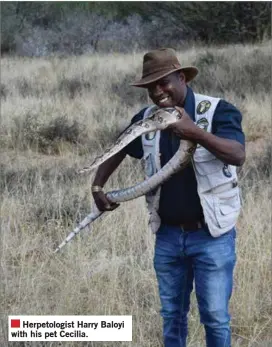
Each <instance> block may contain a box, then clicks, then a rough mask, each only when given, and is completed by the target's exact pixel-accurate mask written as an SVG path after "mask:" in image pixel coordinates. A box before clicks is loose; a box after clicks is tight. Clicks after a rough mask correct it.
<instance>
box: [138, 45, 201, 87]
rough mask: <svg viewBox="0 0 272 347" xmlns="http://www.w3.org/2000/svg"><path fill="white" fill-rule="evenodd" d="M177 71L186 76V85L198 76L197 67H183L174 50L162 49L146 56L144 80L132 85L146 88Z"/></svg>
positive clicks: (144, 60)
mask: <svg viewBox="0 0 272 347" xmlns="http://www.w3.org/2000/svg"><path fill="white" fill-rule="evenodd" d="M175 71H182V72H183V73H184V75H185V80H186V83H187V82H190V81H191V80H192V79H193V78H195V76H196V75H197V74H198V69H197V68H196V67H195V66H185V67H182V66H181V64H180V62H179V61H178V58H177V56H176V52H175V50H174V49H172V48H161V49H157V50H154V51H151V52H148V53H146V54H145V55H144V59H143V73H142V78H141V79H140V80H139V81H136V82H134V83H133V84H132V86H135V87H142V88H145V87H146V86H147V85H148V84H150V83H152V82H156V81H158V80H159V79H161V78H163V77H165V76H167V75H169V74H171V73H172V72H175Z"/></svg>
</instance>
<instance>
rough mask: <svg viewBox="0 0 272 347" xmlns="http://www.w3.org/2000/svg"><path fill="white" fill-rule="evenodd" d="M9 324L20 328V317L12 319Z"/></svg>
mask: <svg viewBox="0 0 272 347" xmlns="http://www.w3.org/2000/svg"><path fill="white" fill-rule="evenodd" d="M10 326H11V328H20V319H12V320H11V322H10Z"/></svg>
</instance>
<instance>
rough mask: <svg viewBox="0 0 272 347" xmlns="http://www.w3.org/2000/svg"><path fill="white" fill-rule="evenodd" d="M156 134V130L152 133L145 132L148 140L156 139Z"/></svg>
mask: <svg viewBox="0 0 272 347" xmlns="http://www.w3.org/2000/svg"><path fill="white" fill-rule="evenodd" d="M155 135H156V131H151V132H150V133H147V134H145V138H146V140H148V141H151V140H153V139H154V137H155Z"/></svg>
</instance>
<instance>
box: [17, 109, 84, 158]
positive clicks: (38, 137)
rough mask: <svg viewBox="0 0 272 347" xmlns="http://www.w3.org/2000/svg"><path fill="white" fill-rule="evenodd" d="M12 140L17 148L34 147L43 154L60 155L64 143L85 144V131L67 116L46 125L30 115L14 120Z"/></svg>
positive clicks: (33, 115) (36, 116)
mask: <svg viewBox="0 0 272 347" xmlns="http://www.w3.org/2000/svg"><path fill="white" fill-rule="evenodd" d="M14 124H15V127H14V128H12V131H11V134H12V140H13V143H14V146H15V147H19V148H22V149H26V148H28V147H32V148H35V149H37V150H38V151H40V152H42V153H46V154H49V153H56V154H57V153H59V151H60V146H61V143H62V142H67V143H70V144H74V145H77V144H79V143H83V142H84V134H83V133H84V131H83V126H81V125H80V124H79V123H78V122H77V121H73V122H72V123H70V122H69V121H68V119H67V117H65V116H61V117H57V118H55V119H53V120H51V121H50V122H49V124H44V123H43V122H42V120H40V119H39V117H38V115H35V114H31V113H28V114H27V115H26V117H25V118H24V119H23V120H21V119H20V118H15V119H14Z"/></svg>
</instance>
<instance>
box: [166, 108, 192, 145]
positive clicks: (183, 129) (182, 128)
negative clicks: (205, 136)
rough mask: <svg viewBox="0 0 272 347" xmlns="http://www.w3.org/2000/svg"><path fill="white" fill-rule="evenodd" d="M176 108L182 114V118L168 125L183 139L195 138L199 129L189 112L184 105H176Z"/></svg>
mask: <svg viewBox="0 0 272 347" xmlns="http://www.w3.org/2000/svg"><path fill="white" fill-rule="evenodd" d="M175 109H176V110H177V111H178V112H179V113H180V114H181V116H182V117H181V119H180V120H179V121H177V122H176V123H174V124H171V125H169V126H168V128H169V129H172V130H173V132H174V133H175V134H177V135H178V136H179V137H180V138H182V139H183V140H192V141H193V140H194V134H195V133H196V132H197V131H198V130H199V127H198V126H197V125H195V123H194V122H193V121H192V119H191V118H190V116H189V115H188V113H187V112H186V111H185V110H184V108H182V107H178V106H175Z"/></svg>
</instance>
